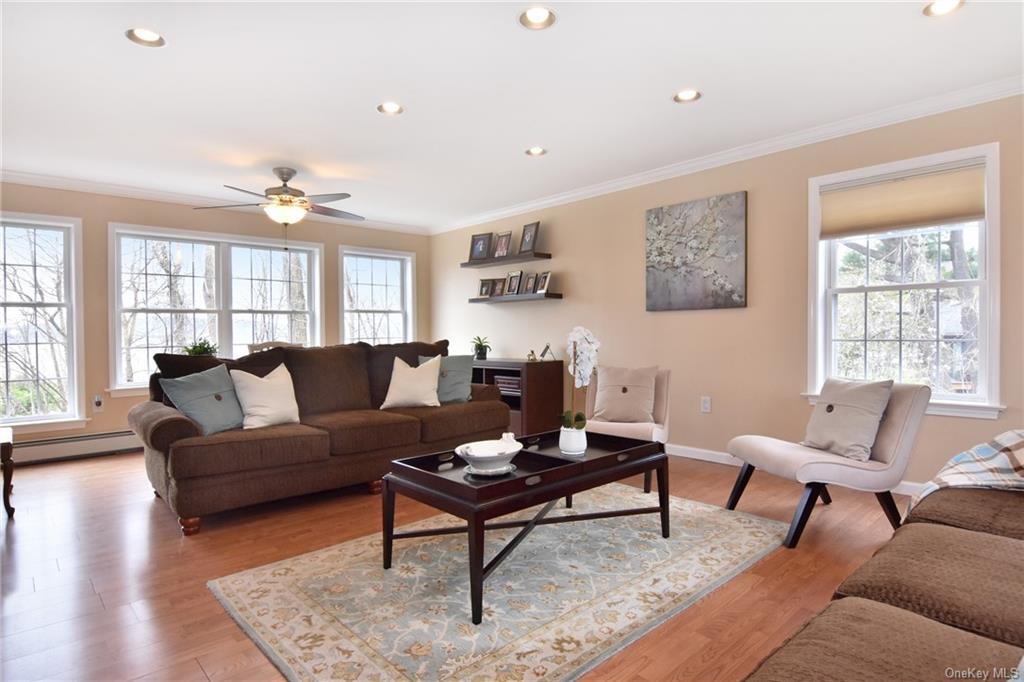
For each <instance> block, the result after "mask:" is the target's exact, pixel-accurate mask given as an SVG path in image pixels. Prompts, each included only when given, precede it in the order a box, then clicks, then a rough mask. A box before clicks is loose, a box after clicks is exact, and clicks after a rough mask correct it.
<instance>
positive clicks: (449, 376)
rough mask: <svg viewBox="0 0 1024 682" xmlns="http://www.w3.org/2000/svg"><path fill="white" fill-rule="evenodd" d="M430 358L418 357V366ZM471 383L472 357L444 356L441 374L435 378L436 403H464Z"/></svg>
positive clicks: (430, 358)
mask: <svg viewBox="0 0 1024 682" xmlns="http://www.w3.org/2000/svg"><path fill="white" fill-rule="evenodd" d="M427 360H433V358H432V357H429V358H428V357H426V356H423V355H421V356H420V364H421V365H422V364H423V363H424V362H426V361H427ZM471 383H473V356H472V355H446V356H442V357H441V372H440V374H439V375H438V377H437V401H438V402H439V403H441V404H442V405H444V404H445V403H465V402H468V401H469V393H470V389H469V385H470V384H471Z"/></svg>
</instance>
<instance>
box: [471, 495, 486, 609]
mask: <svg viewBox="0 0 1024 682" xmlns="http://www.w3.org/2000/svg"><path fill="white" fill-rule="evenodd" d="M469 599H470V607H471V610H472V616H473V624H474V625H479V624H480V622H481V621H482V620H483V601H484V522H483V519H481V518H479V517H477V516H476V515H474V516H472V517H471V518H470V519H469Z"/></svg>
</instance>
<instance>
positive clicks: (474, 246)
mask: <svg viewBox="0 0 1024 682" xmlns="http://www.w3.org/2000/svg"><path fill="white" fill-rule="evenodd" d="M493 238H494V235H493V234H491V233H490V232H488V233H487V234H474V235H473V238H472V241H470V244H469V260H471V261H472V260H486V259H488V258H490V257H491V240H492V239H493Z"/></svg>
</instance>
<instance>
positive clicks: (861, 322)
mask: <svg viewBox="0 0 1024 682" xmlns="http://www.w3.org/2000/svg"><path fill="white" fill-rule="evenodd" d="M979 233H980V224H979V223H978V222H966V223H958V224H951V225H942V226H935V227H930V228H925V229H920V230H912V231H901V232H898V233H890V234H881V235H870V236H867V237H853V238H837V239H835V240H833V242H832V245H831V252H832V264H833V265H832V268H831V273H830V275H831V286H830V289H829V294H830V300H831V302H832V330H831V332H832V333H831V338H832V344H831V349H832V353H831V355H832V357H831V363H830V364H831V374H832V375H833V376H839V377H846V378H853V379H869V380H879V379H894V380H897V381H903V382H908V383H922V384H927V385H929V386H931V387H932V389H933V391H934V393H935V394H936V395H937V396H942V395H946V396H960V397H965V396H966V397H969V396H971V395H977V394H978V392H979V390H980V387H979V385H978V377H979V371H980V366H979V361H980V358H979V343H980V329H981V322H982V320H981V304H980V291H981V282H980V279H979V276H980V274H981V273H980V272H979V256H978V252H979V248H978V246H979V244H978V240H979Z"/></svg>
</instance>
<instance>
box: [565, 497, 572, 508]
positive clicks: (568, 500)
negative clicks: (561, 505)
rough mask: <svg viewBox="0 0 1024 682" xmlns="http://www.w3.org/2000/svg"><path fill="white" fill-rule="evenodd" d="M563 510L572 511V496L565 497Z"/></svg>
mask: <svg viewBox="0 0 1024 682" xmlns="http://www.w3.org/2000/svg"><path fill="white" fill-rule="evenodd" d="M565 508H566V509H572V495H566V496H565Z"/></svg>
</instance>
